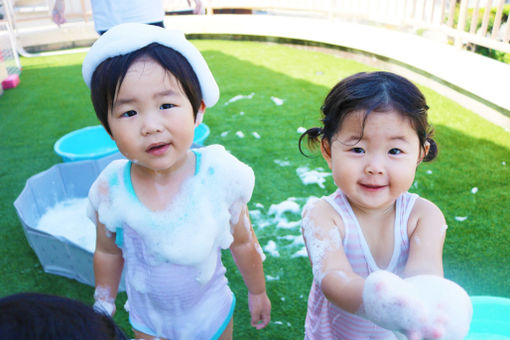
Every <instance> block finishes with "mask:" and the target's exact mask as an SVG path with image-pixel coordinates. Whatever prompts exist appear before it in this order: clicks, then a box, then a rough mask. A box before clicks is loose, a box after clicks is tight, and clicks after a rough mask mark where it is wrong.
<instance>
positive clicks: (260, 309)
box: [248, 291, 271, 329]
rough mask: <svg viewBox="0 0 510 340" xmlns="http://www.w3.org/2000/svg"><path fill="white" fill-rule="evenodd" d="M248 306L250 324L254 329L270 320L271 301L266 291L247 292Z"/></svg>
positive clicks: (261, 326) (265, 324) (262, 326)
mask: <svg viewBox="0 0 510 340" xmlns="http://www.w3.org/2000/svg"><path fill="white" fill-rule="evenodd" d="M248 307H249V309H250V314H251V325H252V326H253V327H255V328H256V329H262V328H264V327H266V326H267V325H268V324H269V321H271V301H269V298H268V297H267V294H266V292H265V291H264V292H263V293H259V294H252V293H250V292H248Z"/></svg>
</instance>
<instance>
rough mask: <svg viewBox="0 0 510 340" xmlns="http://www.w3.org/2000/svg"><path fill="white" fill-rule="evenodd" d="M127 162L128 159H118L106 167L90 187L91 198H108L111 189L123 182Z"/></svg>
mask: <svg viewBox="0 0 510 340" xmlns="http://www.w3.org/2000/svg"><path fill="white" fill-rule="evenodd" d="M127 162H128V160H127V159H116V160H113V161H111V162H110V163H109V164H108V165H106V166H105V168H104V169H103V170H102V171H101V173H100V174H99V176H97V178H96V180H95V181H94V183H93V184H92V186H91V187H90V190H89V196H90V195H91V194H92V195H98V194H100V195H103V196H107V193H108V192H109V187H110V186H112V185H115V184H116V183H119V182H120V181H121V178H122V174H123V171H124V169H125V167H126V164H127Z"/></svg>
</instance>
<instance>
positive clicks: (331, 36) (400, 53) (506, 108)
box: [165, 15, 510, 129]
mask: <svg viewBox="0 0 510 340" xmlns="http://www.w3.org/2000/svg"><path fill="white" fill-rule="evenodd" d="M165 25H166V27H167V28H173V29H180V30H182V31H184V32H185V33H186V34H212V35H217V34H219V35H223V34H225V35H247V36H267V37H276V38H285V39H296V40H308V41H314V42H319V43H324V44H327V45H333V46H341V47H345V48H347V49H354V50H358V51H363V52H367V53H370V54H373V55H375V56H377V57H379V58H382V59H389V61H390V62H396V63H398V64H401V65H405V66H407V67H410V68H411V69H414V70H415V71H417V72H418V73H421V74H422V75H425V76H427V77H431V78H435V80H437V81H439V83H443V84H446V85H448V86H449V87H453V88H454V89H456V90H458V91H459V92H461V94H460V96H462V92H465V94H468V96H464V97H467V98H465V99H466V100H465V101H464V106H467V107H468V108H470V109H473V106H476V103H474V102H475V101H474V100H473V98H475V99H478V100H481V101H482V102H485V104H488V105H489V106H490V107H487V106H485V105H483V106H480V107H477V108H475V111H477V113H479V114H481V115H482V116H484V117H485V118H487V119H488V120H490V121H492V122H494V123H496V124H498V125H500V126H503V127H504V128H507V129H510V65H508V64H504V63H502V62H498V61H495V60H493V59H490V58H487V57H483V56H481V55H478V54H475V53H472V52H467V51H464V50H460V49H457V48H455V47H453V46H450V45H447V44H446V43H443V42H438V41H434V40H431V39H427V38H422V37H419V36H417V35H415V34H409V33H402V32H398V31H395V30H390V29H386V28H382V27H375V26H369V25H361V24H355V23H351V22H345V21H339V20H329V19H318V18H306V17H291V16H275V15H208V16H175V17H173V16H172V17H167V19H166V20H165ZM424 85H426V84H424ZM436 91H437V89H436ZM440 93H442V92H440ZM470 97H471V99H470ZM461 104H462V103H461ZM501 113H505V114H504V115H503V114H501Z"/></svg>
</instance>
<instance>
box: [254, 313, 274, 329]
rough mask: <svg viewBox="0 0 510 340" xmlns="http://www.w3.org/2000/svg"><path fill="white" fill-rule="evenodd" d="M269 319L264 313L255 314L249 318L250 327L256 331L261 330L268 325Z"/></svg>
mask: <svg viewBox="0 0 510 340" xmlns="http://www.w3.org/2000/svg"><path fill="white" fill-rule="evenodd" d="M270 319H271V317H270V316H269V315H268V314H267V313H264V312H261V313H257V314H255V315H253V316H252V318H251V325H252V326H253V327H255V328H256V329H262V328H264V327H266V326H267V325H268V324H269V321H270Z"/></svg>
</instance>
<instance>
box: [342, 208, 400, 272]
mask: <svg viewBox="0 0 510 340" xmlns="http://www.w3.org/2000/svg"><path fill="white" fill-rule="evenodd" d="M352 210H353V212H354V214H355V215H356V218H357V219H358V223H359V225H360V228H361V230H362V232H363V235H364V237H365V241H366V242H367V244H368V247H369V249H370V252H371V254H372V256H373V258H374V260H375V262H376V263H377V265H378V266H379V268H383V269H384V268H386V267H387V266H388V265H389V263H390V261H391V257H392V255H393V247H394V242H395V240H394V232H393V229H394V225H395V213H396V202H394V203H393V204H392V205H390V206H388V207H386V208H385V209H371V210H366V209H365V210H364V209H356V208H354V207H353V209H352Z"/></svg>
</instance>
